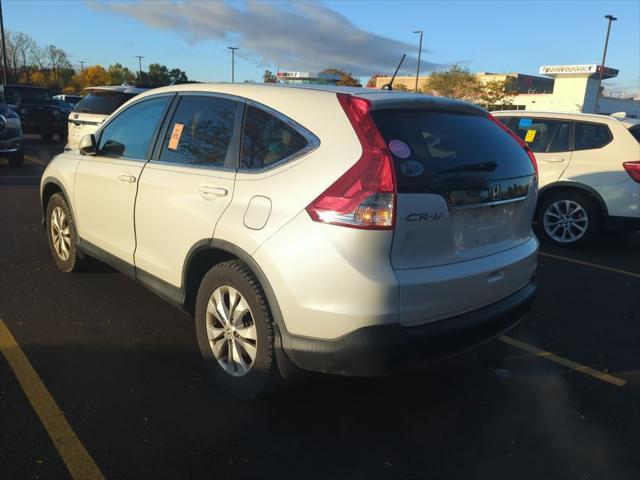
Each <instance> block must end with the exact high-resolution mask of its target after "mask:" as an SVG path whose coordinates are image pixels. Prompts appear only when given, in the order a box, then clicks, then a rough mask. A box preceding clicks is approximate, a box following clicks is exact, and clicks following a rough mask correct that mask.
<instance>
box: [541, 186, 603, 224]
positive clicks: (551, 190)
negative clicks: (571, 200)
mask: <svg viewBox="0 0 640 480" xmlns="http://www.w3.org/2000/svg"><path fill="white" fill-rule="evenodd" d="M561 191H573V192H576V193H582V194H585V195H586V196H587V197H589V198H591V199H592V200H594V201H595V202H596V204H597V205H598V206H599V207H600V210H601V211H602V214H603V215H604V216H605V217H607V216H609V210H608V209H607V204H606V203H605V201H604V200H603V199H602V196H601V195H600V194H599V193H598V192H597V191H596V190H595V189H594V188H593V187H590V186H588V185H585V184H583V183H578V182H566V181H563V182H554V183H551V184H549V185H546V186H545V187H543V188H541V189H540V191H539V192H538V203H537V206H536V218H537V217H538V215H539V214H540V206H541V205H542V200H543V199H545V198H547V197H548V196H549V195H553V194H555V193H558V192H561Z"/></svg>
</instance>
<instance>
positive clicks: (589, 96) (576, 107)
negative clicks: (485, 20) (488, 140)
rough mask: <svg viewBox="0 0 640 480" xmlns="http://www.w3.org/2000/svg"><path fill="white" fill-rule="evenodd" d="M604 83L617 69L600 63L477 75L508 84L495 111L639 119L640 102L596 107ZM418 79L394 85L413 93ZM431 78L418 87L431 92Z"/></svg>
mask: <svg viewBox="0 0 640 480" xmlns="http://www.w3.org/2000/svg"><path fill="white" fill-rule="evenodd" d="M601 71H602V78H603V80H606V79H609V78H614V77H616V76H617V75H618V70H616V69H615V68H609V67H604V69H603V68H602V67H601V66H600V65H597V64H587V65H546V66H542V67H540V70H539V73H540V74H541V75H543V76H534V75H525V74H521V73H504V74H500V73H488V72H481V73H477V74H476V76H477V78H478V80H479V81H480V82H482V83H487V82H490V81H492V80H499V81H506V82H507V83H508V85H509V87H510V89H511V90H512V91H514V95H512V96H511V97H510V98H509V99H508V100H509V101H508V102H505V104H504V105H492V106H491V107H490V108H492V109H495V110H539V111H552V112H583V113H602V114H605V115H609V114H612V113H618V112H625V113H626V115H627V116H628V117H630V118H640V100H638V99H631V98H626V99H625V98H614V97H611V96H609V97H607V96H604V95H603V96H601V97H600V100H599V102H598V103H599V108H596V100H597V97H598V87H599V77H600V72H601ZM390 80H391V77H379V78H378V79H377V80H376V87H377V88H381V87H382V85H385V84H387V83H389V81H390ZM415 81H416V79H415V77H396V79H395V80H394V85H397V84H402V85H404V86H405V87H407V89H408V90H413V88H414V86H415ZM428 81H429V77H420V78H419V80H418V85H419V86H420V87H422V88H424V87H426V88H425V90H427V91H428Z"/></svg>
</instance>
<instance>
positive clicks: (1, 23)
mask: <svg viewBox="0 0 640 480" xmlns="http://www.w3.org/2000/svg"><path fill="white" fill-rule="evenodd" d="M0 32H1V34H2V79H3V81H4V84H5V85H6V84H7V47H6V46H5V43H4V20H3V18H2V0H0Z"/></svg>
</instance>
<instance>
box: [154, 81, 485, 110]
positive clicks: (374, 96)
mask: <svg viewBox="0 0 640 480" xmlns="http://www.w3.org/2000/svg"><path fill="white" fill-rule="evenodd" d="M274 91H275V92H278V94H279V95H283V96H286V95H291V96H296V97H298V98H299V95H300V94H301V93H303V92H304V91H308V92H314V93H327V94H331V95H335V94H337V93H343V94H347V95H354V96H357V97H360V98H365V99H367V100H369V101H371V102H372V104H373V108H374V109H376V108H391V107H400V106H402V107H410V106H419V107H424V108H440V109H445V110H461V111H468V112H469V113H483V114H486V113H487V112H486V110H484V109H483V108H481V107H479V106H477V105H473V104H471V103H468V102H463V101H460V100H455V99H451V98H445V97H432V96H430V95H424V94H421V93H410V92H403V91H389V90H379V89H374V88H364V87H346V86H341V85H302V84H274V83H188V84H181V85H169V86H166V87H160V88H155V89H153V90H152V91H148V92H146V93H145V94H143V96H148V95H153V94H157V93H170V92H211V93H224V94H228V95H238V96H240V97H248V98H256V97H261V96H266V95H272V94H273V93H274Z"/></svg>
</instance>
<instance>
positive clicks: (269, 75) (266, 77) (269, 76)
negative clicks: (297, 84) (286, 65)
mask: <svg viewBox="0 0 640 480" xmlns="http://www.w3.org/2000/svg"><path fill="white" fill-rule="evenodd" d="M262 81H263V82H264V83H278V77H276V76H275V75H274V74H273V72H272V71H271V70H265V71H264V73H263V74H262Z"/></svg>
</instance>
